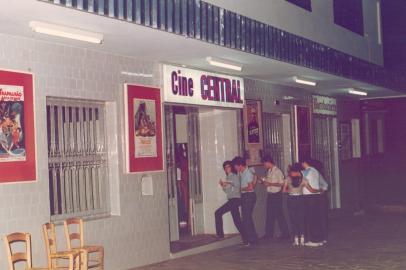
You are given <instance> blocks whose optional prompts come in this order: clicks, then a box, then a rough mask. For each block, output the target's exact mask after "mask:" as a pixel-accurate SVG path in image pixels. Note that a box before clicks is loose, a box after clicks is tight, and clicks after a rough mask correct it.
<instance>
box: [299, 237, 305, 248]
mask: <svg viewBox="0 0 406 270" xmlns="http://www.w3.org/2000/svg"><path fill="white" fill-rule="evenodd" d="M300 245H301V246H304V245H305V238H304V235H302V236H301V237H300Z"/></svg>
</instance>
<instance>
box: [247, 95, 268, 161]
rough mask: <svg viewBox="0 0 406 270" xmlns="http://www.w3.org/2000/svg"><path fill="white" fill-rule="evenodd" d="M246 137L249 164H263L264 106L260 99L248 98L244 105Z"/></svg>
mask: <svg viewBox="0 0 406 270" xmlns="http://www.w3.org/2000/svg"><path fill="white" fill-rule="evenodd" d="M244 137H245V145H246V150H247V162H248V165H250V166H252V165H258V164H261V150H262V148H263V137H262V106H261V101H259V100H246V103H245V106H244Z"/></svg>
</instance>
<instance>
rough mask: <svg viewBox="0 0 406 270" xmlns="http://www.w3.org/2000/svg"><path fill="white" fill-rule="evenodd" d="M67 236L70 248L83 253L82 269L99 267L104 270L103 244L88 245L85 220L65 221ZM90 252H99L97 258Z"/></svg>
mask: <svg viewBox="0 0 406 270" xmlns="http://www.w3.org/2000/svg"><path fill="white" fill-rule="evenodd" d="M64 227H65V237H66V241H67V245H68V249H69V250H72V251H79V252H80V254H81V257H80V260H81V270H88V269H89V268H97V269H99V270H104V248H103V247H102V246H86V245H85V243H84V235H83V220H82V219H80V218H71V219H67V220H65V221H64ZM90 254H97V257H96V258H95V259H93V258H90V256H89V255H90Z"/></svg>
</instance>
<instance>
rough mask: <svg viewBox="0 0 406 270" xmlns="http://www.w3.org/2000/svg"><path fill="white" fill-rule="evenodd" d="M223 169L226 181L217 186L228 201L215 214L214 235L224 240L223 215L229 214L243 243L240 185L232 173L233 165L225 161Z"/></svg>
mask: <svg viewBox="0 0 406 270" xmlns="http://www.w3.org/2000/svg"><path fill="white" fill-rule="evenodd" d="M223 169H224V172H225V173H226V180H225V181H223V180H220V182H219V184H220V186H221V187H222V188H223V191H224V192H225V193H226V194H227V199H228V201H227V202H226V203H225V204H224V205H223V206H221V207H220V208H219V209H217V210H216V212H215V219H216V233H217V238H218V239H222V238H224V230H223V215H224V214H226V213H228V212H231V216H232V217H233V221H234V225H235V227H236V228H237V230H238V231H239V232H240V234H241V238H242V239H243V242H246V241H245V234H244V229H243V225H242V222H241V215H240V206H241V185H240V179H239V178H238V175H236V174H235V173H234V169H233V164H232V162H231V161H229V160H227V161H225V162H224V163H223Z"/></svg>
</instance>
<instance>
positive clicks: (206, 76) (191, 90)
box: [163, 65, 244, 109]
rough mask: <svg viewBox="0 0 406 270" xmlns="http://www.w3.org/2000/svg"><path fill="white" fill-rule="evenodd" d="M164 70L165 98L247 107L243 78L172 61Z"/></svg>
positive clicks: (195, 102)
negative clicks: (173, 64)
mask: <svg viewBox="0 0 406 270" xmlns="http://www.w3.org/2000/svg"><path fill="white" fill-rule="evenodd" d="M163 73H164V101H165V102H169V103H177V104H189V105H200V106H214V107H227V108H241V109H242V108H243V105H244V80H243V79H242V78H239V77H234V76H228V75H223V74H216V73H210V72H205V71H200V70H194V69H189V68H182V67H177V66H170V65H164V66H163Z"/></svg>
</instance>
